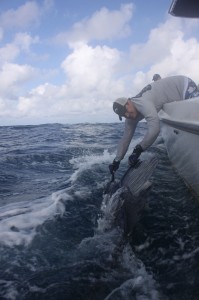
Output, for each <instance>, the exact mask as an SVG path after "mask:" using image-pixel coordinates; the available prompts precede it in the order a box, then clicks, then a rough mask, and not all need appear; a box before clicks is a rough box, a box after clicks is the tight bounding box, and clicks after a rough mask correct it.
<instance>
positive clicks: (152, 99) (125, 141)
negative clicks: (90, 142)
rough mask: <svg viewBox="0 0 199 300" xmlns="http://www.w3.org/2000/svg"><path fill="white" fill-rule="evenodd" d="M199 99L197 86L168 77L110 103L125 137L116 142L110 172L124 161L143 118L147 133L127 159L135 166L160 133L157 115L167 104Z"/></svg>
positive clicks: (190, 81) (183, 79)
mask: <svg viewBox="0 0 199 300" xmlns="http://www.w3.org/2000/svg"><path fill="white" fill-rule="evenodd" d="M197 96H199V89H198V87H197V85H196V83H195V82H194V81H193V80H192V79H190V78H188V77H186V76H182V75H179V76H170V77H165V78H163V79H161V80H157V81H154V82H153V83H151V84H149V85H147V87H146V88H145V89H143V90H142V91H141V92H140V93H139V94H138V95H136V96H135V97H132V98H125V97H123V98H118V99H116V100H115V101H114V102H113V111H114V112H115V113H116V114H118V116H119V119H120V120H122V117H124V118H125V128H124V134H123V136H122V138H121V140H120V141H119V144H118V147H117V153H116V157H115V159H114V160H113V162H112V164H110V165H109V170H110V172H111V173H113V172H115V171H117V169H118V168H119V165H120V162H121V160H122V159H123V158H124V156H125V154H126V152H127V150H128V147H129V144H130V142H131V139H132V138H133V135H134V132H135V129H136V127H137V124H138V122H139V121H141V120H142V119H145V120H146V122H147V127H148V129H147V132H146V134H145V136H144V138H143V140H142V141H141V142H140V143H139V144H138V145H136V147H135V148H134V150H133V152H132V154H131V155H130V156H129V165H132V166H134V165H135V164H136V163H137V161H138V158H139V156H140V155H141V153H142V152H143V151H145V150H146V149H147V148H149V147H150V146H151V145H152V144H153V143H154V141H155V140H156V138H157V136H158V135H159V132H160V120H159V117H158V112H159V111H160V110H161V109H162V108H163V105H164V104H166V103H170V102H174V101H182V100H186V99H190V98H194V97H197Z"/></svg>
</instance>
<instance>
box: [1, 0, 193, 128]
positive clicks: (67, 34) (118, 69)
mask: <svg viewBox="0 0 199 300" xmlns="http://www.w3.org/2000/svg"><path fill="white" fill-rule="evenodd" d="M171 2H172V1H171V0H156V1H155V0H148V1H145V0H135V1H133V2H131V1H124V2H121V1H119V0H109V1H105V0H104V1H102V0H98V1H93V0H86V1H84V0H81V1H80V0H79V1H77V0H73V1H69V0H59V1H55V0H44V1H42V0H40V1H23V0H18V1H13V0H6V1H1V3H0V125H23V124H42V123H55V122H56V123H81V122H92V123H95V122H117V121H118V118H117V117H116V115H115V114H114V113H113V112H112V102H113V100H114V99H115V98H118V97H121V96H127V97H128V96H134V95H135V94H136V93H138V92H139V91H140V90H141V89H142V88H143V87H144V86H145V85H146V84H148V83H149V82H151V80H152V76H153V74H154V73H159V74H160V75H161V76H162V77H166V76H171V75H187V76H189V77H191V78H192V79H193V80H195V81H196V83H197V84H198V83H199V73H198V66H199V20H198V19H186V18H178V17H173V16H171V15H169V14H168V10H169V7H170V5H171Z"/></svg>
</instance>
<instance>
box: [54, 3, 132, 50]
mask: <svg viewBox="0 0 199 300" xmlns="http://www.w3.org/2000/svg"><path fill="white" fill-rule="evenodd" d="M133 8H134V6H133V4H123V5H121V8H120V10H118V11H116V10H115V11H109V10H108V9H107V8H102V9H100V10H99V11H97V12H95V13H94V14H93V15H92V16H91V18H88V19H84V20H82V21H80V22H78V23H75V24H74V26H73V28H72V30H71V31H67V32H63V33H60V34H58V35H57V37H56V41H58V42H61V43H68V44H70V45H71V46H72V47H73V44H74V43H79V42H84V43H87V42H89V41H91V40H106V39H113V38H114V39H115V38H122V37H126V36H128V35H129V33H130V32H131V29H130V26H129V24H128V23H129V21H130V19H131V18H132V14H133Z"/></svg>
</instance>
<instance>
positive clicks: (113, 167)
mask: <svg viewBox="0 0 199 300" xmlns="http://www.w3.org/2000/svg"><path fill="white" fill-rule="evenodd" d="M119 166H120V161H119V160H115V159H114V160H113V162H112V164H110V165H109V170H110V173H111V174H113V173H114V172H115V171H117V169H118V168H119Z"/></svg>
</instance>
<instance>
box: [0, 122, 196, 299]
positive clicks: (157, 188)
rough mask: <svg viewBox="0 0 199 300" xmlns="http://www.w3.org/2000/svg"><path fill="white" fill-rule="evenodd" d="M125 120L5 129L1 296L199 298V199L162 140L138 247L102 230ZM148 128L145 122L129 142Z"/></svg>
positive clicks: (0, 147) (0, 186)
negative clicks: (108, 186) (110, 169)
mask: <svg viewBox="0 0 199 300" xmlns="http://www.w3.org/2000/svg"><path fill="white" fill-rule="evenodd" d="M122 126H123V125H122V124H121V123H118V124H95V125H91V124H77V125H61V124H53V125H48V124H47V125H40V126H14V127H0V141H1V142H0V299H11V300H15V299H16V300H23V299H26V300H29V299H30V300H33V299H41V300H43V299H48V300H50V299H53V300H62V299H64V300H70V299H71V300H76V299H78V300H81V299H84V300H85V299H87V300H88V299H92V300H98V299H99V300H100V299H125V300H126V299H138V300H146V299H153V300H158V299H160V300H162V299H171V300H179V299H181V300H195V299H199V291H198V285H199V277H198V274H199V218H198V216H199V206H198V203H197V201H196V200H195V199H194V198H193V197H192V195H191V193H190V191H189V190H188V189H187V187H186V186H185V185H184V183H183V182H182V180H181V179H180V178H179V177H178V175H177V174H176V173H175V171H174V170H173V169H172V166H171V165H170V163H169V160H168V157H167V154H166V150H165V147H164V144H163V141H162V139H161V137H160V138H159V139H158V141H157V142H156V143H155V145H154V146H153V147H151V149H150V150H149V151H148V155H151V153H153V154H155V155H157V156H158V158H159V164H158V167H157V169H156V171H155V173H154V175H153V187H152V190H151V192H150V195H149V199H148V202H147V207H146V209H145V211H144V213H143V215H142V218H141V220H140V221H139V223H138V225H137V227H136V229H135V231H134V234H133V237H132V239H131V240H130V241H129V242H130V244H129V243H127V244H125V243H124V241H123V239H122V236H121V232H120V231H119V229H117V228H115V229H114V230H112V231H107V232H106V231H103V230H102V228H103V217H102V215H101V205H102V202H103V189H104V186H105V184H106V183H107V182H108V181H109V180H110V174H109V172H108V164H109V163H110V162H111V161H112V160H113V158H114V156H115V151H116V145H117V142H118V140H119V138H120V136H121V134H122V129H123V128H122ZM144 132H145V124H144V123H141V124H140V125H139V128H138V131H137V134H136V137H135V140H134V141H133V144H132V145H131V149H132V148H133V146H134V145H136V143H137V142H138V141H139V139H140V138H141V137H142V136H143V134H144ZM129 153H130V152H129ZM146 155H147V154H146ZM127 157H128V156H127ZM127 157H126V158H125V159H124V161H123V162H122V163H121V167H120V170H119V171H118V172H117V177H118V178H120V176H122V174H123V172H124V171H125V169H126V167H127Z"/></svg>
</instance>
